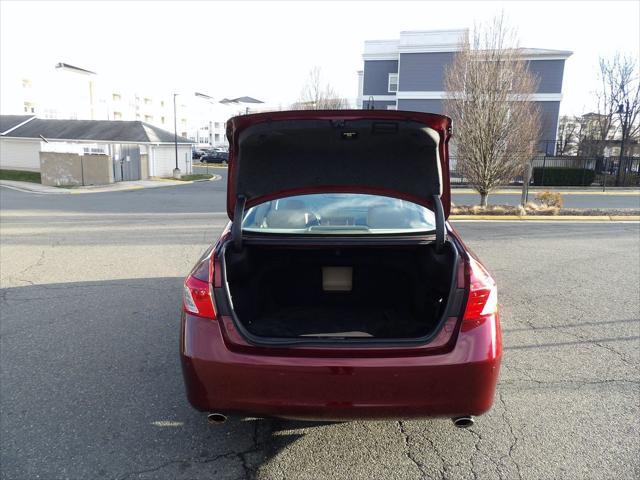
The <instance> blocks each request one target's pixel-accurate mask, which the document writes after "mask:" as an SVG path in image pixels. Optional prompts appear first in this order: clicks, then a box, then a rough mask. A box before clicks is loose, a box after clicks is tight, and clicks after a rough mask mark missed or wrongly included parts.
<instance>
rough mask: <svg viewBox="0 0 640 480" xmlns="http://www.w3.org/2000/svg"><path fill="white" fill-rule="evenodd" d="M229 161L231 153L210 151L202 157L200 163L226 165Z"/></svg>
mask: <svg viewBox="0 0 640 480" xmlns="http://www.w3.org/2000/svg"><path fill="white" fill-rule="evenodd" d="M228 160H229V152H225V151H221V150H213V151H209V152H207V153H205V154H204V155H203V156H202V157H200V161H201V162H205V163H226V162H227V161H228Z"/></svg>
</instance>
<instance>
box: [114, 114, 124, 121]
mask: <svg viewBox="0 0 640 480" xmlns="http://www.w3.org/2000/svg"><path fill="white" fill-rule="evenodd" d="M113 119H114V120H122V113H120V112H113Z"/></svg>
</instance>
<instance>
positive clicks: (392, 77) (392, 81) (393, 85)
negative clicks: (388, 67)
mask: <svg viewBox="0 0 640 480" xmlns="http://www.w3.org/2000/svg"><path fill="white" fill-rule="evenodd" d="M389 91H390V92H397V91H398V74H397V73H390V74H389Z"/></svg>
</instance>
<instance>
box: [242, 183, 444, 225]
mask: <svg viewBox="0 0 640 480" xmlns="http://www.w3.org/2000/svg"><path fill="white" fill-rule="evenodd" d="M242 229H243V230H244V231H247V232H261V233H263V232H264V233H299V234H349V235H352V234H385V233H416V232H430V231H433V230H434V229H435V217H434V214H433V212H432V211H431V210H429V209H428V208H425V207H423V206H421V205H416V204H415V203H411V202H407V201H406V200H400V199H397V198H390V197H383V196H379V195H364V194H354V193H325V194H313V195H298V196H293V197H286V198H280V199H278V200H272V201H269V202H265V203H261V204H260V205H256V206H254V207H252V208H250V209H248V210H247V212H246V214H245V216H244V219H243V222H242Z"/></svg>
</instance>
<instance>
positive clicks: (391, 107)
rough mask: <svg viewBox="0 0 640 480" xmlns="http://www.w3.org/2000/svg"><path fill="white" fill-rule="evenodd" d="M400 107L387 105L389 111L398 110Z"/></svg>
mask: <svg viewBox="0 0 640 480" xmlns="http://www.w3.org/2000/svg"><path fill="white" fill-rule="evenodd" d="M397 109H398V107H397V106H396V105H387V110H397Z"/></svg>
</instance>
